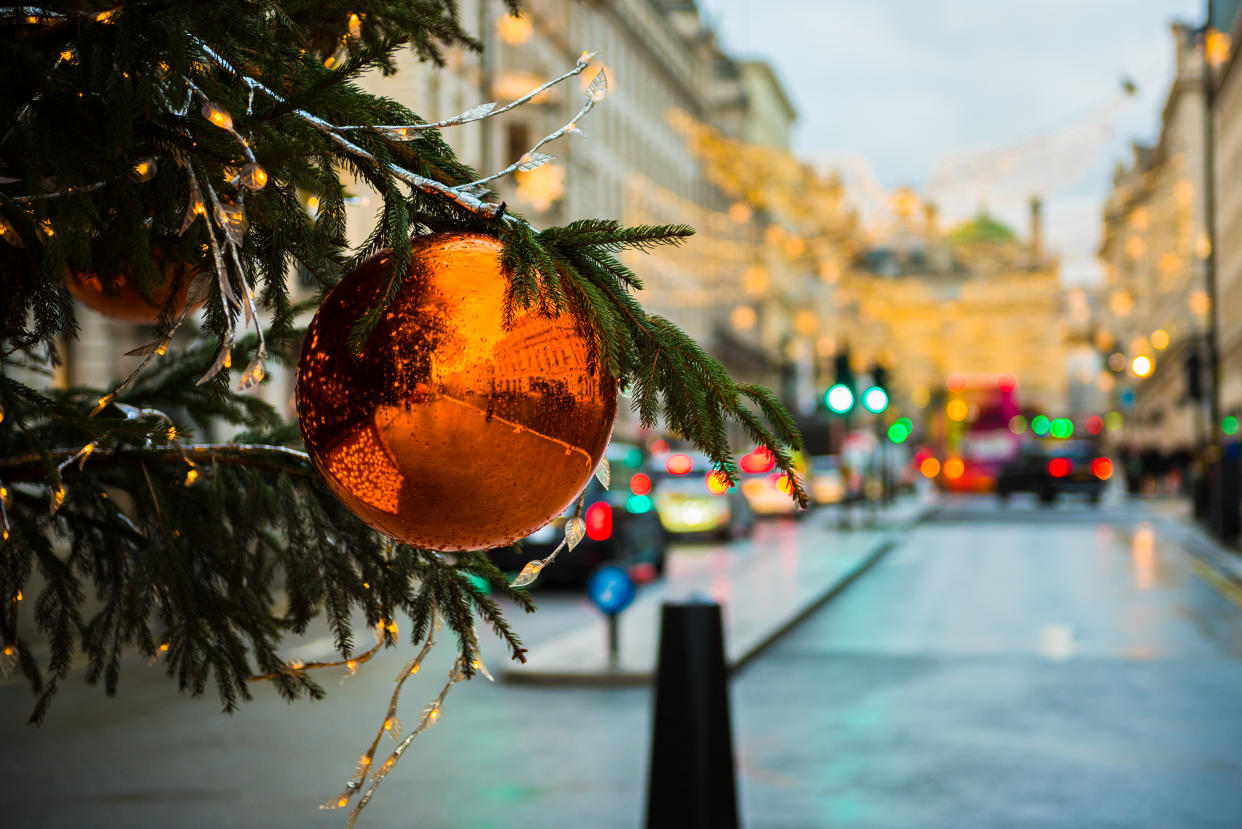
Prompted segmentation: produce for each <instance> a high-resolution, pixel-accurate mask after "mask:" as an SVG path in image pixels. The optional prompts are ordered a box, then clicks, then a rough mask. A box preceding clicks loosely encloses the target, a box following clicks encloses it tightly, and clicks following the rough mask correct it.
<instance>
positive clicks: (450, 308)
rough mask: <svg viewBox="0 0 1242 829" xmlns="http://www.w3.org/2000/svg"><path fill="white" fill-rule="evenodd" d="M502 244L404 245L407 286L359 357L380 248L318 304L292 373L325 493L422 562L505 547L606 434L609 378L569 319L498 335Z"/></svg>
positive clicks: (386, 258) (557, 508)
mask: <svg viewBox="0 0 1242 829" xmlns="http://www.w3.org/2000/svg"><path fill="white" fill-rule="evenodd" d="M500 254H501V245H500V243H499V242H498V241H496V240H495V239H492V238H490V237H487V236H479V235H462V234H437V235H434V236H428V237H424V238H422V239H418V240H415V242H414V253H413V257H412V259H411V263H410V266H409V270H408V271H407V273H406V277H405V283H404V285H403V286H402V288H401V289H400V291H399V292H398V294H397V296H396V297H395V299H393V300H392V302H390V303H389V304H388V306H387V309H386V311H385V313H384V315H383V318H382V320H381V321H380V323H379V325H378V327H377V328H376V329H375V331H374V332H373V333H372V334H371V336H370V338H369V339H367V341H366V343H365V345H364V347H363V349H362V352H361V353H354V352H353V351H352V350H351V349H350V345H349V334H350V330H351V328H352V327H353V325H354V323H355V322H357V320H358V319H359V318H360V317H361V316H362V315H363V313H364V312H365V311H367V310H368V309H369V308H372V307H374V306H376V305H377V304H379V303H381V302H382V299H381V297H382V295H383V292H384V289H385V284H386V282H387V281H388V276H389V270H390V264H389V263H390V261H391V257H392V254H391V252H390V251H381V252H380V253H378V254H376V255H375V256H373V257H372V258H371V259H369V260H367V261H366V262H364V263H363V264H362V265H361V266H359V268H358V269H357V270H355V271H354V272H353V273H351V274H349V275H348V276H347V277H345V279H343V280H341V282H340V284H338V285H337V286H336V288H334V289H333V290H332V292H331V293H330V294H328V296H327V298H326V299H325V300H324V301H323V304H322V305H320V307H319V310H318V312H316V314H315V319H314V320H313V321H312V322H311V324H310V327H309V328H308V329H307V331H306V339H305V341H304V343H303V346H302V355H301V359H300V360H299V361H298V378H297V411H298V420H299V422H300V424H301V428H302V437H303V439H304V441H305V443H306V449H307V451H308V452H309V453H310V456H311V458H313V459H314V462H315V464H316V466H318V468H319V471H320V472H321V473H322V474H323V476H324V478H326V479H327V482H328V485H329V486H330V487H331V488H332V490H333V492H335V493H336V494H337V496H338V497H339V498H340V499H341V500H342V501H343V502H344V503H345V504H346V505H347V506H348V507H349V508H350V509H351V510H353V511H354V512H355V513H356V514H357V515H358V516H359V517H360V518H362V519H363V520H364V521H366V522H367V523H368V524H370V525H371V526H372V527H375V528H376V529H377V530H380V531H381V532H384V533H386V534H388V535H390V536H392V537H393V538H396V539H399V540H401V541H404V542H407V543H409V544H412V545H415V546H418V547H425V548H428V549H433V550H479V549H487V548H489V547H498V546H501V545H505V544H509V543H512V542H513V541H515V540H517V539H519V538H522V537H524V536H526V535H529V534H530V533H532V532H534V531H535V530H537V529H539V528H540V527H542V526H543V525H544V524H546V523H547V522H548V521H549V520H551V519H552V518H553V517H554V516H556V515H558V514H560V513H561V512H562V511H563V510H564V509H565V508H566V507H567V506H568V505H569V502H570V501H571V500H573V498H574V496H575V495H577V494H578V493H579V492H580V491H581V490H582V488H583V486H585V485H586V483H587V481H588V480H590V477H591V474H592V472H593V471H594V469H595V466H596V464H597V463H599V459H600V456H601V455H602V454H603V452H604V449H605V447H606V446H607V444H608V439H609V437H610V436H611V433H612V423H613V418H614V417H615V416H616V410H617V387H616V381H615V379H613V378H612V377H610V376H608V374H607V372H606V371H605V370H604V369H602V368H601V367H600V366H599V364H598V361H596V360H593V359H591V354H590V349H589V348H588V341H587V340H586V339H585V338H584V337H583V336H582V335H581V334H580V333H579V330H578V328H577V326H576V325H575V322H576V320H577V319H578V318H577V316H576V314H575V313H573V312H566V313H565V314H562V315H561V316H559V317H556V318H553V319H549V318H547V317H544V316H540V315H539V314H538V313H537V312H534V311H521V310H518V311H516V312H515V313H514V316H513V319H512V320H511V321H510V324H509V325H508V326H507V327H506V325H505V324H504V306H505V293H506V289H507V287H508V284H509V281H508V278H507V276H506V274H505V272H504V270H503V269H502V267H501V264H500Z"/></svg>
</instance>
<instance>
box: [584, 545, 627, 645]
mask: <svg viewBox="0 0 1242 829" xmlns="http://www.w3.org/2000/svg"><path fill="white" fill-rule="evenodd" d="M637 592H638V591H637V588H636V587H635V586H634V580H633V579H631V578H630V574H629V573H627V572H626V571H625V568H624V567H619V566H617V565H615V564H605V565H604V566H603V567H600V568H599V569H598V570H596V571H595V572H594V573H592V574H591V578H590V579H589V580H588V581H587V597H588V598H590V600H591V603H592V604H594V605H595V607H596V608H598V609H599V611H600V612H601V613H603V614H604V615H605V616H606V617H608V664H609V665H610V666H611V667H613V668H615V667H617V663H618V660H619V658H620V653H621V641H620V640H621V636H620V629H619V627H620V626H619V625H618V622H617V617H618V616H619V615H620V614H621V611H623V610H625V609H626V608H627V607H629V606H630V602H632V601H634V595H635V593H637Z"/></svg>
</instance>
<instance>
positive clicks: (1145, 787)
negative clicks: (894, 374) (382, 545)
mask: <svg viewBox="0 0 1242 829" xmlns="http://www.w3.org/2000/svg"><path fill="white" fill-rule="evenodd" d="M816 520H827V519H826V517H824V518H822V519H821V518H815V517H813V518H812V519H811V521H816ZM810 526H811V525H809V524H801V525H799V524H792V523H789V524H777V525H769V526H768V527H766V528H765V529H764V532H765V533H766V534H767V535H765V536H763V537H762V539H768V540H771V541H772V542H774V543H773V551H775V549H776V547H777V544H776V543H775V542H780V543H781V544H783V545H785V547H786V548H787V547H788V544H789V543H791V539H792V543H796V542H797V540H798V539H800V538H802V537H804V536H809V535H810V533H809V532H808V528H809V527H810ZM1172 537H1173V536H1171V535H1169V534H1167V533H1165V532H1163V531H1162V525H1161V522H1160V520H1159V518H1158V517H1157V516H1148V515H1147V514H1146V513H1144V512H1143V509H1142V507H1131V506H1126V507H1119V508H1116V509H1111V510H1110V509H1105V510H1103V511H1099V512H1097V511H1094V510H1091V509H1090V508H1088V507H1086V506H1085V505H1078V504H1067V505H1064V506H1063V507H1059V508H1058V509H1057V510H1055V511H1041V510H1038V509H1037V508H1035V507H1034V506H1032V505H1025V504H1017V505H1015V506H1014V507H1013V508H1012V509H1011V510H1009V511H1007V512H1004V513H998V512H997V511H996V510H995V509H994V503H993V502H991V501H984V500H966V501H955V502H952V503H950V504H949V505H947V506H946V507H945V508H943V509H942V510H940V512H939V513H938V514H937V516H935V517H934V518H933V519H932V520H929V521H927V522H925V523H924V524H922V525H921V526H919V527H918V528H916V529H915V530H913V531H912V532H911V533H910V534H909V536H908V537H907V538H906V540H905V542H904V544H902V545H901V546H900V547H898V548H897V549H896V550H894V551H893V552H892V553H890V554H889V555H888V556H887V557H886V558H885V559H883V560H881V561H880V562H879V563H878V564H877V565H875V566H874V567H873V568H872V569H871V570H869V571H868V572H867V573H866V574H865V575H864V576H863V577H862V578H860V579H859V580H858V581H857V582H855V583H854V584H853V585H852V586H851V587H850V588H849V589H847V590H846V591H845V592H844V593H842V594H841V595H840V596H838V597H837V598H836V599H834V600H833V601H832V602H830V603H829V604H827V605H826V606H825V607H824V608H823V609H822V610H820V611H818V612H817V613H816V614H814V615H813V616H812V617H810V618H809V619H808V620H806V621H805V622H804V623H803V624H802V625H800V626H799V627H798V628H796V629H795V630H794V631H793V632H792V633H790V634H789V635H788V636H787V637H786V638H785V639H783V640H782V641H780V642H779V643H778V644H776V645H775V646H774V647H772V648H771V649H770V650H769V651H767V652H766V653H765V654H764V655H762V656H760V657H759V658H758V659H756V660H755V661H754V662H752V663H751V664H750V665H749V667H747V668H746V669H745V670H744V671H743V672H742V673H741V674H740V675H739V676H738V677H737V678H736V680H735V682H734V685H733V690H732V693H733V709H734V739H735V742H736V747H737V751H738V755H739V789H740V792H741V798H742V812H743V816H744V819H745V825H747V826H750V827H790V828H791V829H792V828H794V827H797V829H802V827H820V826H843V827H905V826H910V827H924V826H926V827H962V826H971V827H974V826H984V827H990V826H997V827H1013V826H1066V827H1170V826H1176V827H1214V826H1220V827H1236V826H1240V825H1242V609H1240V608H1239V605H1237V604H1235V603H1234V602H1235V600H1239V601H1242V600H1240V599H1238V591H1235V590H1231V589H1230V588H1229V586H1228V585H1227V584H1225V583H1222V582H1220V581H1219V580H1218V579H1214V578H1212V577H1211V574H1210V573H1209V572H1207V571H1204V570H1203V569H1202V565H1200V564H1199V563H1198V560H1197V559H1195V558H1193V557H1192V556H1190V555H1188V554H1187V553H1186V552H1185V551H1184V550H1183V549H1182V548H1180V547H1179V546H1178V545H1177V544H1176V543H1173V542H1172V541H1171V540H1170V539H1171V538H1172ZM762 539H761V540H762ZM756 546H757V547H758V546H759V544H758V542H757V543H756ZM701 552H702V550H696V549H695V548H689V549H682V550H681V551H680V552H679V553H678V556H680V557H684V558H685V559H687V560H688V559H690V558H692V557H693V556H695V555H696V554H699V553H701ZM804 552H806V553H811V554H813V553H814V552H815V551H812V550H806V551H804ZM738 589H744V586H739V587H738ZM545 604H546V605H547V609H546V611H545V612H544V613H542V614H539V615H537V616H536V617H533V618H532V619H531V620H530V621H531V622H536V620H537V619H538V620H540V621H538V622H537V623H536V624H534V625H524V626H523V629H525V630H526V631H527V636H528V639H530V640H531V641H539V640H540V639H541V638H543V637H544V636H546V635H551V634H552V633H553V632H554V631H555V630H556V629H558V628H560V627H561V626H563V625H567V624H573V623H574V620H575V619H578V618H581V614H582V613H584V612H586V609H585V608H584V607H583V606H582V604H581V602H580V601H579V600H577V599H575V598H573V597H569V596H560V597H548V598H547V599H545ZM540 617H542V619H540ZM519 624H521V622H519ZM450 658H451V655H450V654H449V653H448V652H447V651H445V652H443V653H441V654H439V661H436V662H434V664H431V665H429V666H428V667H427V668H425V669H424V670H425V671H426V672H427V675H428V680H427V681H428V682H429V683H434V684H437V685H438V682H439V679H438V678H439V677H441V676H443V674H444V673H445V672H447V669H448V662H449V660H450ZM396 661H397V660H396V659H390V660H388V662H396ZM388 662H385V663H383V664H377V663H372V664H371V665H368V666H364V670H362V671H360V673H359V675H358V676H357V677H354V678H352V679H349V680H348V681H347V682H345V684H343V685H341V686H339V687H338V686H337V685H336V684H335V682H333V681H332V680H331V679H328V681H327V683H326V684H327V686H328V690H329V697H328V699H327V700H326V701H324V702H320V703H313V704H312V703H298V704H295V705H293V706H289V705H286V704H285V703H284V702H283V701H281V700H279V699H277V698H276V697H275V696H274V695H272V694H268V693H266V692H261V693H260V694H259V696H258V698H257V699H256V701H255V702H253V703H250V704H248V705H246V706H244V707H243V710H242V711H241V712H240V713H238V714H237V715H235V716H232V717H224V716H221V715H220V714H218V713H217V710H216V709H217V705H216V704H215V702H214V701H212V700H207V699H205V700H188V699H185V698H183V697H180V696H178V695H177V694H176V693H175V691H174V690H173V689H171V688H170V687H169V685H168V683H167V681H166V680H164V679H163V678H162V677H161V676H159V675H158V674H157V672H156V670H154V669H152V670H151V671H143V669H142V666H141V663H139V664H137V665H135V666H134V667H135V670H133V671H130V672H129V673H128V674H126V675H125V678H124V680H123V684H122V690H123V692H124V693H125V696H124V697H122V698H120V699H117V700H106V699H104V698H103V696H102V693H101V692H99V691H98V689H90V688H85V687H83V686H82V683H81V682H80V680H79V681H77V682H74V683H71V685H70V687H68V688H66V690H65V691H64V692H63V694H62V696H61V697H60V698H59V699H58V700H57V703H56V705H55V706H54V708H53V711H52V717H51V721H50V722H49V724H48V725H47V726H45V727H44V728H43V729H41V730H39V731H36V730H34V729H29V728H26V727H24V726H22V725H21V723H22V721H23V720H24V716H25V713H26V712H27V711H28V706H29V696H28V695H27V693H26V692H25V691H24V689H22V688H21V687H19V686H13V685H5V686H0V798H2V799H3V803H4V806H5V809H6V811H7V815H6V820H5V821H0V823H3V825H6V826H7V825H14V826H128V827H138V826H161V827H163V826H187V827H189V826H193V827H216V826H230V827H231V826H246V827H249V826H254V827H260V826H262V827H270V826H289V827H294V826H298V827H301V826H343V825H344V822H345V821H344V815H343V814H342V813H340V812H318V811H315V809H314V807H315V805H316V804H318V803H319V802H322V801H323V800H324V799H326V798H327V797H328V796H329V795H331V794H332V793H333V792H334V791H337V790H339V787H340V785H341V784H342V783H343V782H344V780H345V779H346V778H347V776H348V772H349V769H350V768H351V767H352V761H353V758H354V757H355V756H356V754H357V752H358V751H359V750H360V748H361V747H362V744H363V743H364V742H365V741H366V740H368V739H369V736H368V735H369V733H373V729H374V727H375V724H376V720H377V717H380V716H382V710H381V709H382V706H383V702H382V701H383V700H384V699H386V697H387V694H388V693H389V691H390V690H391V673H392V671H390V670H389V668H388ZM394 669H395V668H394ZM432 677H435V679H432ZM427 689H430V685H428V686H427ZM422 693H423V690H422V689H421V687H420V689H419V690H418V691H416V692H415V693H414V695H413V696H412V697H411V699H410V700H409V701H408V702H407V703H406V704H405V705H406V708H408V709H409V713H407V714H406V719H407V720H409V721H410V722H412V721H413V720H414V719H415V717H416V714H417V709H418V706H419V704H420V698H421V695H422ZM432 693H434V691H432ZM649 718H650V710H649V695H648V693H647V692H646V691H644V690H641V689H617V690H592V689H564V688H544V687H522V686H506V685H490V684H487V683H484V682H482V681H479V682H474V683H469V684H467V685H464V686H461V687H459V688H458V689H457V690H455V691H454V692H453V694H452V695H451V696H450V697H449V699H448V701H447V702H446V705H445V716H444V719H443V722H442V724H440V725H438V726H437V727H436V728H434V729H432V730H431V731H429V732H427V733H426V734H425V735H423V736H422V737H420V738H419V740H418V741H417V742H416V743H415V744H414V745H413V746H412V747H411V749H410V753H409V754H408V755H407V757H406V759H405V760H403V761H402V764H401V765H400V766H399V767H398V768H397V770H396V771H395V772H394V774H393V775H392V777H391V778H390V779H389V782H388V783H387V784H386V785H385V787H384V789H383V790H381V793H380V795H379V796H378V797H377V799H376V801H375V802H374V803H373V805H372V806H371V807H369V808H368V809H367V811H366V812H365V813H364V815H363V818H362V820H361V821H360V822H359V826H363V827H365V826H375V827H388V826H392V827H398V826H401V827H404V826H420V827H575V829H576V827H632V826H636V825H639V824H640V822H641V816H642V810H643V800H644V791H645V771H646V763H647V757H646V755H647V747H648V742H649V733H648V729H649V721H650V720H649ZM408 724H409V723H407V725H408ZM8 818H12V819H13V821H12V822H11V823H10V822H9V821H8Z"/></svg>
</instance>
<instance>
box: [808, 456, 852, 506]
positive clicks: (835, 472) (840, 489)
mask: <svg viewBox="0 0 1242 829" xmlns="http://www.w3.org/2000/svg"><path fill="white" fill-rule="evenodd" d="M845 474H846V473H845V470H844V469H842V467H841V464H840V462H839V461H838V460H837V456H836V455H817V456H815V457H813V458H811V471H810V473H809V474H808V475H807V489H808V490H809V491H810V493H811V500H812V501H814V502H815V503H816V504H821V505H822V504H839V503H841V502H842V501H844V500H845V494H846V489H845Z"/></svg>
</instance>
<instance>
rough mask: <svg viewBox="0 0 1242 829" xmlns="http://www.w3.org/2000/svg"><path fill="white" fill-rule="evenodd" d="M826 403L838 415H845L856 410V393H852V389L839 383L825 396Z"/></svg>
mask: <svg viewBox="0 0 1242 829" xmlns="http://www.w3.org/2000/svg"><path fill="white" fill-rule="evenodd" d="M824 402H825V403H826V404H827V405H828V408H829V409H831V410H832V411H834V412H836V413H837V414H845V413H846V412H848V411H849V410H850V409H852V408H854V392H852V391H850V387H849V386H847V385H844V384H843V383H837V384H836V385H835V386H833V387H832V388H830V389H828V392H827V393H826V394H825V395H824Z"/></svg>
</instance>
